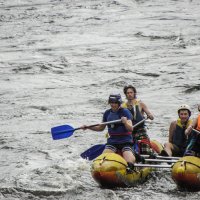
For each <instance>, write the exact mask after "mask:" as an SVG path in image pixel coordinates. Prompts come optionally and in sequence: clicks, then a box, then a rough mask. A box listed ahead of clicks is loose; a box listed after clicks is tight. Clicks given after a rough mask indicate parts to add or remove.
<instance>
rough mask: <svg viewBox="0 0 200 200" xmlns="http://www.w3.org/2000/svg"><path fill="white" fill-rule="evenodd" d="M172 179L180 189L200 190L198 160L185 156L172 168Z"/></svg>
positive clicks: (199, 165)
mask: <svg viewBox="0 0 200 200" xmlns="http://www.w3.org/2000/svg"><path fill="white" fill-rule="evenodd" d="M172 178H173V180H174V181H175V183H176V184H177V186H178V187H180V188H185V189H188V190H195V191H199V190H200V158H198V157H194V156H185V157H183V158H181V159H180V160H178V161H177V162H176V163H175V164H174V165H173V168H172Z"/></svg>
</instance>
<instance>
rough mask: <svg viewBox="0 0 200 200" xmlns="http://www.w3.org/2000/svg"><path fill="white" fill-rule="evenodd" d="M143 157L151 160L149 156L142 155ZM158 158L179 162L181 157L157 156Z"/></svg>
mask: <svg viewBox="0 0 200 200" xmlns="http://www.w3.org/2000/svg"><path fill="white" fill-rule="evenodd" d="M141 156H142V157H144V158H149V155H141ZM156 158H161V159H166V160H171V159H174V160H179V159H180V158H181V157H172V156H157V155H156Z"/></svg>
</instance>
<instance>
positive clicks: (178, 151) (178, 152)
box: [172, 144, 185, 157]
mask: <svg viewBox="0 0 200 200" xmlns="http://www.w3.org/2000/svg"><path fill="white" fill-rule="evenodd" d="M172 145H173V149H172V156H176V157H179V156H180V157H182V156H183V154H184V152H185V150H184V149H182V148H180V147H178V146H177V145H175V144H172Z"/></svg>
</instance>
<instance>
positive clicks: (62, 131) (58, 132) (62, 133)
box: [51, 119, 121, 140]
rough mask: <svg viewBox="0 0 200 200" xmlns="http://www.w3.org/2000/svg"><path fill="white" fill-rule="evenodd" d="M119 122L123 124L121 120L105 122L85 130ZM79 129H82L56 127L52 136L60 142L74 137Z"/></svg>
mask: <svg viewBox="0 0 200 200" xmlns="http://www.w3.org/2000/svg"><path fill="white" fill-rule="evenodd" d="M119 122H121V119H118V120H114V121H109V122H103V123H99V124H93V125H89V126H86V127H85V128H91V127H94V126H98V125H108V124H115V123H119ZM79 129H82V127H79V128H73V127H72V126H70V125H62V126H56V127H53V128H51V134H52V137H53V139H54V140H59V139H63V138H68V137H70V136H71V135H73V133H74V131H76V130H79Z"/></svg>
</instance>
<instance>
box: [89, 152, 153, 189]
mask: <svg viewBox="0 0 200 200" xmlns="http://www.w3.org/2000/svg"><path fill="white" fill-rule="evenodd" d="M126 167H127V163H126V161H125V160H124V159H123V158H122V157H121V156H120V155H118V154H115V153H103V154H101V155H100V156H99V157H97V158H96V159H95V160H94V161H93V163H92V167H91V174H92V177H93V178H94V180H95V181H96V182H97V183H98V184H99V185H100V186H102V187H109V188H113V187H125V186H133V185H134V184H136V183H138V182H142V181H144V180H145V179H146V178H147V176H148V175H149V174H150V172H151V168H147V167H145V168H140V169H137V168H136V170H135V171H134V172H133V173H131V174H127V172H126Z"/></svg>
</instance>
